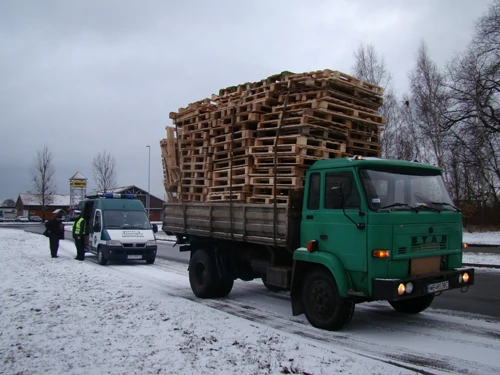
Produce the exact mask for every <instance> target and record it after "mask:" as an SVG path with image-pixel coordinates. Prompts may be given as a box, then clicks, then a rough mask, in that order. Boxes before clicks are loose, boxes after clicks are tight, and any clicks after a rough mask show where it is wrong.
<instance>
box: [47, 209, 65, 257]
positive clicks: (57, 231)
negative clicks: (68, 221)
mask: <svg viewBox="0 0 500 375" xmlns="http://www.w3.org/2000/svg"><path fill="white" fill-rule="evenodd" d="M61 218H62V215H61V214H57V215H55V216H54V217H53V218H52V219H50V220H49V221H47V222H46V223H45V229H46V233H47V236H48V237H49V246H50V255H51V256H52V258H58V256H57V251H58V250H59V240H64V225H63V223H62V221H61Z"/></svg>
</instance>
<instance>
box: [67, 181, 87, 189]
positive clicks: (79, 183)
mask: <svg viewBox="0 0 500 375" xmlns="http://www.w3.org/2000/svg"><path fill="white" fill-rule="evenodd" d="M69 186H70V187H76V188H84V187H87V183H86V182H85V181H70V183H69Z"/></svg>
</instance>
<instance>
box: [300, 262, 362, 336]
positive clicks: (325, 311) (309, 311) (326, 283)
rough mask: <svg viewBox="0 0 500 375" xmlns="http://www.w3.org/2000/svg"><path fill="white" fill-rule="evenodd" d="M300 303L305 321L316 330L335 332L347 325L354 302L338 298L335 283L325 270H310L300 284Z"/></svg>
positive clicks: (352, 311)
mask: <svg viewBox="0 0 500 375" xmlns="http://www.w3.org/2000/svg"><path fill="white" fill-rule="evenodd" d="M302 302H303V305H304V312H305V314H306V317H307V320H308V321H309V323H311V325H313V326H314V327H316V328H321V329H326V330H329V331H337V330H339V329H341V328H343V327H344V326H345V325H347V324H348V323H349V322H350V321H351V318H352V315H353V313H354V306H355V305H354V302H353V301H352V300H350V299H348V298H343V297H341V296H340V294H339V292H338V288H337V283H336V282H335V280H334V279H333V276H332V275H331V273H330V272H329V271H327V270H325V269H315V270H311V272H310V273H308V274H307V275H306V277H305V279H304V283H303V284H302Z"/></svg>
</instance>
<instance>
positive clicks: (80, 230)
mask: <svg viewBox="0 0 500 375" xmlns="http://www.w3.org/2000/svg"><path fill="white" fill-rule="evenodd" d="M74 214H75V217H76V219H75V223H74V224H73V239H74V240H75V246H76V258H75V259H76V260H85V240H84V238H85V237H84V235H85V220H84V219H83V218H82V216H81V215H82V213H81V212H80V211H79V210H75V211H74Z"/></svg>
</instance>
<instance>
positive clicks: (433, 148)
mask: <svg viewBox="0 0 500 375" xmlns="http://www.w3.org/2000/svg"><path fill="white" fill-rule="evenodd" d="M410 88H411V99H410V100H409V105H408V106H409V107H410V108H411V110H412V111H413V126H414V127H415V128H416V129H415V131H417V132H418V136H419V137H421V142H422V143H423V145H424V148H425V150H427V155H424V158H425V159H426V161H427V162H431V163H437V164H438V165H439V166H440V167H442V168H443V169H444V171H445V173H444V177H445V180H446V179H447V173H446V170H447V161H448V158H447V156H448V155H446V153H447V151H449V150H450V142H451V139H452V137H451V134H450V133H449V132H448V131H447V130H446V118H445V115H444V113H445V112H446V108H447V106H448V92H447V88H446V81H445V76H444V74H443V73H441V72H440V71H439V69H438V67H437V66H436V64H435V63H434V62H433V61H432V60H431V59H430V57H429V55H428V52H427V47H426V45H425V43H424V42H422V44H421V45H420V47H419V49H418V53H417V61H416V64H415V68H414V70H413V71H412V72H411V74H410Z"/></svg>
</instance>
